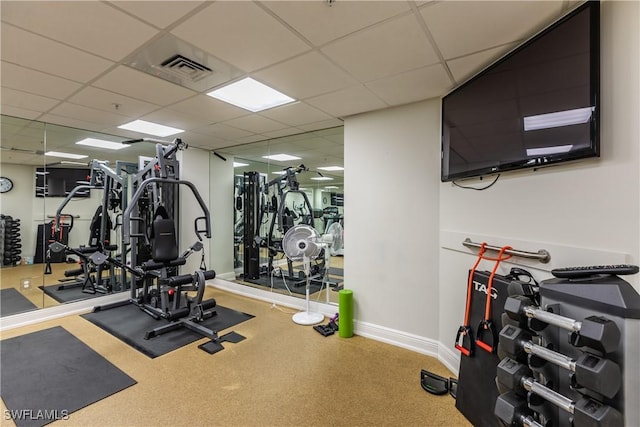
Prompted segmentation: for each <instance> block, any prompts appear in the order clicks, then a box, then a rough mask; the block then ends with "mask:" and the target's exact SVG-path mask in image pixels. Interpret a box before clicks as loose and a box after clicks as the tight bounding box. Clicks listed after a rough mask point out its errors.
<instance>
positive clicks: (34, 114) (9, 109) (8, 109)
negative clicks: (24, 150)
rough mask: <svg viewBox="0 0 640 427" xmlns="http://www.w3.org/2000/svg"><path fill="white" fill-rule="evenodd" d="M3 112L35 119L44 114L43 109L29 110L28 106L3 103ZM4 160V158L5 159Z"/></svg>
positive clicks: (8, 114)
mask: <svg viewBox="0 0 640 427" xmlns="http://www.w3.org/2000/svg"><path fill="white" fill-rule="evenodd" d="M2 114H6V115H7V116H13V117H22V118H23V119H29V120H35V119H37V118H38V116H40V115H41V114H42V111H35V110H27V109H26V108H20V107H14V106H12V105H4V100H3V104H2ZM3 160H4V159H3Z"/></svg>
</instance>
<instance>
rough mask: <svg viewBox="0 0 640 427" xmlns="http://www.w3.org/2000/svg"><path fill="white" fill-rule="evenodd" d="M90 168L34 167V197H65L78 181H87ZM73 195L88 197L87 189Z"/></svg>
mask: <svg viewBox="0 0 640 427" xmlns="http://www.w3.org/2000/svg"><path fill="white" fill-rule="evenodd" d="M90 175H91V170H90V169H78V168H46V169H45V168H36V197H67V195H68V194H69V192H71V190H73V189H74V188H75V187H76V186H77V185H79V184H78V182H79V181H87V180H88V177H89V176H90ZM74 196H75V197H90V196H91V194H90V191H89V190H83V191H78V192H77V193H76V194H75V195H74Z"/></svg>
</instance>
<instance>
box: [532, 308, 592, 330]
mask: <svg viewBox="0 0 640 427" xmlns="http://www.w3.org/2000/svg"><path fill="white" fill-rule="evenodd" d="M524 313H525V315H526V316H527V317H531V318H534V319H538V320H540V321H542V322H545V323H548V324H550V325H553V326H557V327H559V328H562V329H566V330H567V331H571V332H580V328H581V327H582V322H579V321H577V320H573V319H570V318H568V317H564V316H560V315H559V314H554V313H551V312H548V311H545V310H541V309H539V308H537V307H534V306H528V307H525V308H524Z"/></svg>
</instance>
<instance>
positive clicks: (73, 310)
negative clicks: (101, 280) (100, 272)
mask: <svg viewBox="0 0 640 427" xmlns="http://www.w3.org/2000/svg"><path fill="white" fill-rule="evenodd" d="M128 298H129V292H120V293H117V294H112V295H105V296H102V297H99V298H89V299H85V300H82V301H76V302H68V303H64V304H60V305H56V306H55V307H48V308H41V309H38V310H32V311H27V312H24V313H18V314H14V315H12V316H7V317H3V318H2V319H0V331H8V330H9V329H15V328H19V327H21V326H28V325H33V324H36V323H41V322H46V321H48V320H53V319H58V318H60V317H66V316H71V315H74V314H84V313H89V312H90V311H91V310H93V307H95V306H97V305H105V304H110V303H113V302H118V301H123V300H126V299H128Z"/></svg>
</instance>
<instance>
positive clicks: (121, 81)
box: [92, 65, 195, 106]
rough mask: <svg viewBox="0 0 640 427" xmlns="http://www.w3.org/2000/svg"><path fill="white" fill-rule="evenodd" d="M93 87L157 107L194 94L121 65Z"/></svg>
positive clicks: (94, 83)
mask: <svg viewBox="0 0 640 427" xmlns="http://www.w3.org/2000/svg"><path fill="white" fill-rule="evenodd" d="M92 85H93V86H96V87H99V88H101V89H105V90H109V91H112V92H116V93H120V94H122V95H126V96H130V97H132V98H136V99H139V100H143V101H146V102H150V103H152V104H157V105H163V106H164V105H169V104H173V103H175V102H178V101H181V100H183V99H185V98H188V97H190V96H193V95H195V92H193V91H191V90H189V89H186V88H183V87H181V86H178V85H174V84H173V83H169V82H167V81H165V80H162V79H159V78H157V77H153V76H150V75H148V74H145V73H143V72H140V71H136V70H133V69H131V68H129V67H125V66H124V65H121V66H119V67H117V68H116V69H114V70H111V71H110V72H109V73H108V74H106V75H105V76H102V77H101V78H100V79H98V80H96V81H95V82H93V84H92Z"/></svg>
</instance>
